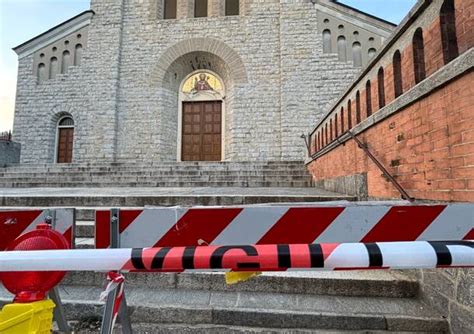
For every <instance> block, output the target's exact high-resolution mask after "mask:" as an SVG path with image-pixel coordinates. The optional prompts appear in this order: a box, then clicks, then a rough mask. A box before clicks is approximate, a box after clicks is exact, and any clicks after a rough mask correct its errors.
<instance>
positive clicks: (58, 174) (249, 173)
mask: <svg viewBox="0 0 474 334" xmlns="http://www.w3.org/2000/svg"><path fill="white" fill-rule="evenodd" d="M111 174H113V175H114V176H135V177H140V176H141V177H163V176H179V177H191V176H207V177H209V176H215V177H227V176H232V177H236V176H237V177H238V176H244V177H261V176H266V177H279V176H294V177H298V176H306V177H308V176H309V174H308V172H307V171H304V170H302V171H300V170H287V171H285V170H271V171H262V170H240V171H196V170H190V171H182V170H178V171H142V170H130V171H64V172H56V171H55V172H17V171H15V172H9V173H0V177H2V178H20V177H21V178H26V177H30V178H33V177H61V176H77V177H79V176H100V177H102V176H108V175H111Z"/></svg>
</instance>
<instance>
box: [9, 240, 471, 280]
mask: <svg viewBox="0 0 474 334" xmlns="http://www.w3.org/2000/svg"><path fill="white" fill-rule="evenodd" d="M447 267H474V241H432V242H427V241H414V242H377V243H365V244H364V243H342V244H310V245H257V246H198V247H194V246H188V247H158V248H133V249H130V248H121V249H91V250H50V251H26V252H25V251H12V252H0V272H5V271H15V272H18V271H112V270H123V271H142V272H154V271H156V272H181V271H183V270H186V269H194V270H202V271H222V270H235V271H283V270H286V269H290V268H293V269H319V270H352V269H420V268H421V269H427V268H447Z"/></svg>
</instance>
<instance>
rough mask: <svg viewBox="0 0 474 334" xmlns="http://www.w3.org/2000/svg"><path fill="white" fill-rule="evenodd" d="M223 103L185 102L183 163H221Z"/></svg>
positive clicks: (182, 144)
mask: <svg viewBox="0 0 474 334" xmlns="http://www.w3.org/2000/svg"><path fill="white" fill-rule="evenodd" d="M221 118H222V102H221V101H206V102H183V127H182V141H181V160H182V161H221V158H222V153H221V146H222V145H221V140H222V131H221V130H222V129H221V128H222V119H221Z"/></svg>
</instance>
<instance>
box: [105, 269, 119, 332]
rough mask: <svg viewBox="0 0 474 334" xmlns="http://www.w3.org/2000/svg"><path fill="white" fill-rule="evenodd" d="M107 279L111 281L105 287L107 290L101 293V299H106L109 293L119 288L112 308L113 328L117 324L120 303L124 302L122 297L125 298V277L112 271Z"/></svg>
mask: <svg viewBox="0 0 474 334" xmlns="http://www.w3.org/2000/svg"><path fill="white" fill-rule="evenodd" d="M107 280H108V281H109V283H108V284H107V287H106V288H105V290H104V291H103V292H102V293H101V294H100V301H105V300H106V299H107V297H108V296H109V294H110V293H112V292H113V290H115V289H117V293H116V295H115V299H114V303H113V310H112V326H111V328H113V327H114V325H115V322H116V321H117V316H118V313H119V310H120V304H121V303H122V299H123V290H124V282H125V277H124V276H123V275H122V274H120V273H118V272H115V271H110V272H109V273H108V274H107Z"/></svg>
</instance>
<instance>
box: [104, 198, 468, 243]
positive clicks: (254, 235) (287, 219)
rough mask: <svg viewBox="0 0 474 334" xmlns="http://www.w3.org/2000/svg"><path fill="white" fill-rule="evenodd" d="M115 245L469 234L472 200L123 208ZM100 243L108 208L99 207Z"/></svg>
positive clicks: (459, 236)
mask: <svg viewBox="0 0 474 334" xmlns="http://www.w3.org/2000/svg"><path fill="white" fill-rule="evenodd" d="M119 218H120V225H119V231H120V247H122V248H128V247H178V246H197V245H263V244H313V243H347V242H364V243H370V242H391V241H436V240H469V239H474V204H446V205H429V204H424V205H420V204H417V205H413V204H408V203H400V202H396V203H386V202H379V203H377V202H372V203H368V202H367V203H343V204H341V203H336V204H321V205H305V206H293V205H292V206H290V205H287V206H280V205H267V206H265V205H257V206H241V207H195V208H183V207H172V208H145V209H141V210H120V216H119ZM95 238H96V240H95V242H96V247H97V248H107V247H109V246H110V211H97V212H96V235H95Z"/></svg>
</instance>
